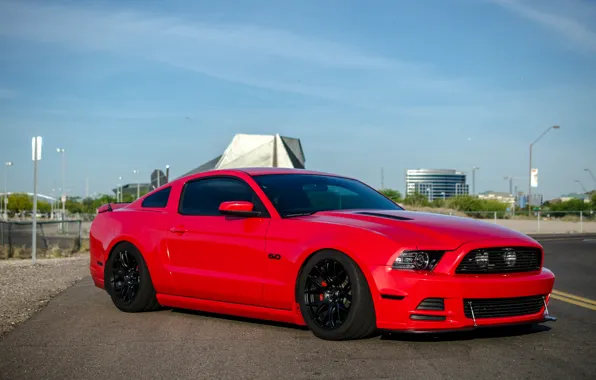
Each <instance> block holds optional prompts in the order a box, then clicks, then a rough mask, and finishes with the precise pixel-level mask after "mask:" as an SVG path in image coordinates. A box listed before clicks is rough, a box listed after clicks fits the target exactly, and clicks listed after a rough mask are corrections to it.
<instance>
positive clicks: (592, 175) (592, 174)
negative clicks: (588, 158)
mask: <svg viewBox="0 0 596 380" xmlns="http://www.w3.org/2000/svg"><path fill="white" fill-rule="evenodd" d="M584 171H587V172H588V173H590V176H591V177H592V179H593V180H594V183H596V177H594V173H592V171H591V170H590V169H584Z"/></svg>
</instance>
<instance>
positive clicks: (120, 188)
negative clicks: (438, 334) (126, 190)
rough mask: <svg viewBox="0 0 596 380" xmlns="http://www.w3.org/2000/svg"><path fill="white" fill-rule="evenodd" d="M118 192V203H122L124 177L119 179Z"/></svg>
mask: <svg viewBox="0 0 596 380" xmlns="http://www.w3.org/2000/svg"><path fill="white" fill-rule="evenodd" d="M118 181H120V182H119V183H118V191H117V192H116V202H122V176H120V177H118Z"/></svg>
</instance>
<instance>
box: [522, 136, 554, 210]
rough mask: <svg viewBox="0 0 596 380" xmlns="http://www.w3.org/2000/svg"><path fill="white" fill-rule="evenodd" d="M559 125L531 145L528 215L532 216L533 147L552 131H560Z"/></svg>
mask: <svg viewBox="0 0 596 380" xmlns="http://www.w3.org/2000/svg"><path fill="white" fill-rule="evenodd" d="M559 128H561V127H559V126H558V125H553V126H552V127H548V129H547V130H546V131H544V133H542V134H541V135H540V136H539V137H538V138H537V139H536V140H535V141H534V142H533V143H531V144H530V179H529V181H528V215H532V147H533V146H534V144H536V143H537V142H538V140H540V139H541V138H542V137H543V136H544V135H546V134H547V133H548V132H549V131H550V130H551V129H559Z"/></svg>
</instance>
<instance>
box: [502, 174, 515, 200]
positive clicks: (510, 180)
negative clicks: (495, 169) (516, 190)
mask: <svg viewBox="0 0 596 380" xmlns="http://www.w3.org/2000/svg"><path fill="white" fill-rule="evenodd" d="M503 179H508V180H509V194H511V195H513V176H510V177H505V178H503Z"/></svg>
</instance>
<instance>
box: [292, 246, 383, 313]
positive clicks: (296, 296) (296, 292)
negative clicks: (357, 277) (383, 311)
mask: <svg viewBox="0 0 596 380" xmlns="http://www.w3.org/2000/svg"><path fill="white" fill-rule="evenodd" d="M322 251H334V252H337V253H340V254H342V255H345V256H347V257H349V258H350V259H352V260H353V261H354V263H355V264H356V267H358V269H359V270H360V271H361V272H362V274H363V275H364V278H365V279H366V282H367V284H368V287H369V289H370V292H371V294H372V296H373V300H374V299H375V298H376V297H377V295H378V293H379V292H378V288H377V286H376V283H375V281H374V277H373V276H372V273H371V272H370V271H369V270H368V268H367V267H366V266H364V265H362V263H360V262H359V261H360V260H358V259H357V258H355V257H354V255H352V254H349V253H346V251H345V250H342V249H338V248H332V247H325V248H318V249H315V250H313V251H312V252H310V253H308V254H306V255H305V256H304V257H303V259H302V262H301V263H300V267H299V268H298V271H297V273H296V278H295V279H294V301H295V302H298V301H299V297H300V295H299V289H298V284H299V282H300V276H301V275H302V272H303V270H304V268H305V267H306V264H308V262H309V261H310V260H312V258H313V256H314V255H316V254H317V253H319V252H322Z"/></svg>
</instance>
